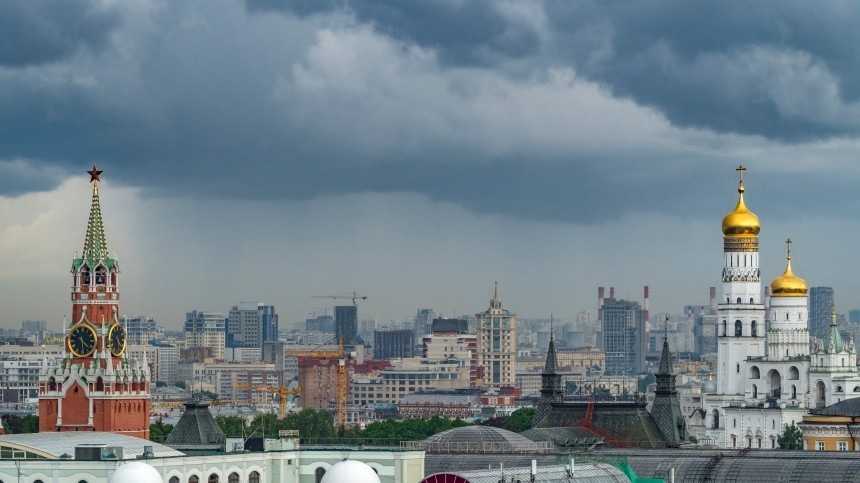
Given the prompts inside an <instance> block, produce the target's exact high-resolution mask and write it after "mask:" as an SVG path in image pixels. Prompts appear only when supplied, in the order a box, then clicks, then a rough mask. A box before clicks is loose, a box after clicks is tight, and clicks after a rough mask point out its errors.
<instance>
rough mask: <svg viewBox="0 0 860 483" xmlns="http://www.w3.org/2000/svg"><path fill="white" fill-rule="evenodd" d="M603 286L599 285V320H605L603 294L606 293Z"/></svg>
mask: <svg viewBox="0 0 860 483" xmlns="http://www.w3.org/2000/svg"><path fill="white" fill-rule="evenodd" d="M605 293H606V292H605V289H604V288H603V287H597V320H599V321H603V295H604V294H605Z"/></svg>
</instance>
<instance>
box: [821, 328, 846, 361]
mask: <svg viewBox="0 0 860 483" xmlns="http://www.w3.org/2000/svg"><path fill="white" fill-rule="evenodd" d="M831 342H832V343H833V348H834V349H833V353H834V354H837V353H839V352H842V336H841V335H839V328H838V327H837V326H836V324H831V325H830V330H829V331H828V332H827V340H825V341H824V352H825V353H827V352H828V351H830V343H831Z"/></svg>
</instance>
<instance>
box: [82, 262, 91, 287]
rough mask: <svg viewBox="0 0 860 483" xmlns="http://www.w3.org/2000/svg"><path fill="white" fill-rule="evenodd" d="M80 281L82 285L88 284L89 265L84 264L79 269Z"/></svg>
mask: <svg viewBox="0 0 860 483" xmlns="http://www.w3.org/2000/svg"><path fill="white" fill-rule="evenodd" d="M81 283H82V284H84V285H89V284H90V267H88V266H86V265H84V268H82V269H81Z"/></svg>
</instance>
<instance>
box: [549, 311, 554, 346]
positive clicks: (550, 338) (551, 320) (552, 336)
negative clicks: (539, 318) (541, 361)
mask: <svg viewBox="0 0 860 483" xmlns="http://www.w3.org/2000/svg"><path fill="white" fill-rule="evenodd" d="M554 338H555V332H554V331H553V314H552V313H550V314H549V340H553V339H554Z"/></svg>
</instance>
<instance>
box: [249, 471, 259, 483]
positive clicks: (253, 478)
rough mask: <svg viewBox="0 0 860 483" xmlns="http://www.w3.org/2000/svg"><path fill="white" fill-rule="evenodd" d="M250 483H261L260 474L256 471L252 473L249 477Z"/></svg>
mask: <svg viewBox="0 0 860 483" xmlns="http://www.w3.org/2000/svg"><path fill="white" fill-rule="evenodd" d="M248 483H260V474H259V473H257V472H256V471H252V472H251V474H250V475H248Z"/></svg>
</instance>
